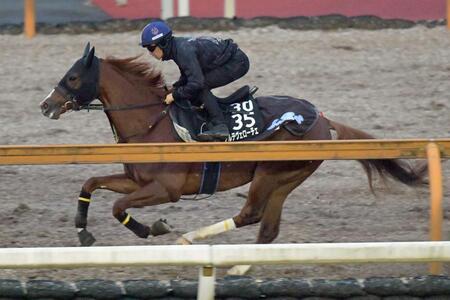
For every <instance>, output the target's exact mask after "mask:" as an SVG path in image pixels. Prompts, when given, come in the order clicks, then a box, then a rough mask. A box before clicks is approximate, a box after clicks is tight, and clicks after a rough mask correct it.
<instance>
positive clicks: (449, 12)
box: [446, 0, 450, 29]
mask: <svg viewBox="0 0 450 300" xmlns="http://www.w3.org/2000/svg"><path fill="white" fill-rule="evenodd" d="M446 21H447V29H450V0H447V20H446Z"/></svg>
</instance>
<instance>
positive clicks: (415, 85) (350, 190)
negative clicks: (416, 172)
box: [0, 27, 450, 280]
mask: <svg viewBox="0 0 450 300" xmlns="http://www.w3.org/2000/svg"><path fill="white" fill-rule="evenodd" d="M191 34H193V35H200V34H214V35H217V36H221V37H225V36H230V37H232V38H233V39H235V40H236V41H237V42H238V43H239V45H240V46H241V48H242V49H244V50H245V51H246V52H247V53H248V55H249V56H250V59H251V70H250V72H249V73H248V75H247V76H245V77H244V78H243V79H241V80H240V81H239V82H237V83H235V84H232V85H230V86H228V87H226V88H222V89H220V90H218V92H217V93H216V94H218V95H225V94H227V93H229V92H231V91H233V89H235V88H237V87H238V86H239V85H240V84H254V85H257V86H259V88H260V90H259V92H258V94H259V95H270V94H287V95H291V96H296V97H301V98H305V99H308V100H310V101H311V102H313V103H315V104H316V105H317V106H318V107H319V108H320V109H321V110H322V111H323V112H325V114H326V115H327V116H328V117H330V118H332V119H334V120H336V121H340V122H344V123H346V124H349V125H351V126H353V127H356V128H359V129H362V130H365V131H367V132H370V133H372V134H374V135H376V136H377V137H380V138H439V137H449V136H450V132H449V131H450V101H449V99H448V93H449V91H450V81H449V80H448V78H449V77H448V74H449V72H450V36H449V32H448V31H447V30H446V29H445V28H444V27H439V28H435V29H426V28H423V27H416V28H413V29H408V30H382V31H358V30H343V31H333V32H321V31H306V32H302V31H288V30H281V29H278V28H275V27H267V28H260V29H245V30H240V31H236V32H218V33H209V32H195V33H191ZM138 35H139V33H138V32H129V33H124V34H112V35H111V34H109V35H104V34H92V35H79V36H72V35H47V36H44V35H40V36H38V37H37V38H35V39H33V40H25V39H24V38H23V37H22V36H6V35H4V36H0V46H1V48H0V49H1V52H0V122H1V128H2V129H1V132H0V143H1V144H3V145H12V144H68V143H113V137H112V134H111V132H110V129H109V125H108V122H107V119H106V118H105V115H104V114H103V113H101V112H77V113H70V114H67V115H64V116H63V118H62V119H61V120H59V121H53V120H49V119H47V118H45V117H43V116H42V115H41V113H40V110H39V107H38V104H39V102H40V101H41V100H42V99H43V98H45V96H46V95H47V94H48V93H49V92H50V90H51V89H52V88H53V86H55V84H56V83H57V82H58V81H59V79H60V78H61V77H62V75H63V74H64V73H65V72H66V70H67V69H68V68H69V67H70V66H71V65H72V63H73V62H74V61H75V60H76V59H78V58H79V56H80V55H81V54H82V51H83V48H84V45H85V43H86V42H87V41H90V42H91V43H92V44H93V45H95V46H96V49H97V53H98V55H99V56H101V57H103V56H106V55H114V56H118V57H126V56H132V55H136V54H140V53H144V51H142V50H141V49H140V48H139V47H138V46H137V43H138ZM145 59H151V58H150V57H148V56H145ZM156 63H157V64H158V65H159V67H160V68H162V69H163V71H164V73H165V74H166V78H167V81H168V82H173V81H174V80H175V79H177V77H178V71H177V68H176V67H175V65H174V64H173V63H169V62H165V63H160V62H156ZM121 169H122V166H121V165H64V166H63V165H61V166H0V182H1V185H0V199H1V200H0V246H1V247H60V246H77V245H78V239H77V236H76V230H75V228H74V225H73V217H74V215H75V211H76V202H77V197H78V193H79V190H80V187H81V185H82V184H83V182H84V181H85V180H86V179H87V178H89V177H90V176H100V175H106V174H112V173H117V172H120V171H121ZM443 171H444V176H445V177H444V179H445V183H444V185H445V186H444V209H445V224H444V239H448V237H449V230H448V228H449V225H450V224H449V220H448V218H449V214H450V208H449V204H450V203H449V202H450V185H449V182H450V181H449V178H450V164H448V163H447V164H444V165H443ZM247 188H248V187H247V186H244V187H241V188H239V189H235V190H232V191H228V192H224V193H219V194H217V195H215V196H213V197H211V198H210V199H208V200H204V201H201V202H189V201H184V202H183V201H181V202H178V203H176V204H170V205H162V206H158V207H147V208H143V209H140V210H131V213H132V214H133V215H134V216H135V217H136V218H138V219H139V220H141V221H144V222H147V223H152V222H153V221H155V220H156V219H158V218H160V217H164V218H167V219H168V220H169V222H170V224H172V225H173V226H174V227H175V232H173V233H171V234H168V235H165V236H161V237H156V238H151V239H148V240H140V239H138V238H137V237H135V236H134V235H133V234H132V233H131V232H129V231H128V230H127V229H125V228H124V227H123V226H122V225H120V224H118V222H117V221H116V220H115V219H114V218H113V217H112V216H111V207H112V203H113V201H114V200H115V199H116V198H117V197H118V195H117V194H114V193H112V192H108V191H98V192H96V193H95V194H94V196H93V204H92V205H91V210H90V215H89V229H90V231H91V232H92V233H93V234H94V235H95V236H96V238H97V244H96V245H98V246H104V245H158V244H173V243H174V242H175V240H176V239H177V237H178V236H179V235H180V234H181V233H184V232H187V231H190V230H193V229H196V228H198V227H200V226H205V225H208V224H212V223H215V222H218V221H221V220H223V219H225V218H229V217H232V216H234V215H235V214H236V213H238V211H239V210H240V208H241V206H242V205H243V203H244V198H243V197H242V196H240V195H242V194H245V193H246V192H247ZM377 192H378V193H377V197H375V196H373V195H372V194H370V192H369V189H368V185H367V181H366V178H365V176H364V172H363V171H362V168H361V167H360V166H359V165H358V164H357V163H356V162H354V161H327V162H325V163H324V164H323V165H322V167H321V168H319V170H318V171H317V172H316V173H315V174H314V175H313V176H312V177H311V178H310V179H308V180H307V181H306V182H305V183H304V184H303V185H302V186H301V187H299V188H297V189H296V190H295V191H294V193H292V195H291V196H290V198H289V200H288V201H287V202H286V204H285V209H284V214H283V216H282V224H281V233H280V235H279V237H278V238H277V240H276V242H279V243H315V242H365V241H367V242H373V241H424V240H427V238H428V222H429V217H428V215H429V203H428V201H429V200H428V198H429V195H428V190H427V188H418V189H412V188H408V187H405V186H402V185H396V184H393V185H391V186H390V187H389V188H386V187H384V186H383V185H381V184H377ZM257 230H258V226H256V225H255V226H249V227H247V228H243V229H240V230H237V231H233V232H229V233H226V234H223V235H221V236H218V237H216V238H213V239H210V240H208V241H206V242H208V243H215V244H225V243H252V242H253V241H254V240H255V239H256V233H257ZM449 271H450V269H449V268H448V267H445V274H448V273H449ZM197 272H198V271H197V268H195V267H147V268H113V269H98V268H92V269H73V270H0V278H19V279H24V280H27V279H35V278H50V279H64V280H75V279H88V278H104V279H114V280H122V279H130V278H149V279H150V278H154V279H170V278H179V277H183V278H195V277H196V276H197ZM224 272H225V270H219V272H218V274H219V276H223V275H224ZM426 273H427V265H425V264H417V265H411V264H398V265H383V264H379V265H375V264H368V265H331V266H317V265H310V266H304V265H291V266H258V267H255V268H254V269H253V271H252V272H251V273H250V275H253V276H255V277H260V278H262V277H274V278H276V277H286V276H287V277H328V278H345V277H367V276H388V275H392V276H415V275H419V274H426Z"/></svg>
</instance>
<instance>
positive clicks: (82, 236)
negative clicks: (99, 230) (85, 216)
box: [78, 228, 96, 247]
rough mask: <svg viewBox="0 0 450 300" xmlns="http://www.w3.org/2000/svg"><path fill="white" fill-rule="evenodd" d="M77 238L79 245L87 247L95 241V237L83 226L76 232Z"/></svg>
mask: <svg viewBox="0 0 450 300" xmlns="http://www.w3.org/2000/svg"><path fill="white" fill-rule="evenodd" d="M78 239H79V240H80V243H81V246H83V247H88V246H92V244H94V243H95V241H96V240H95V237H94V236H93V235H92V233H90V232H89V231H87V230H86V228H84V229H83V230H81V231H80V232H78Z"/></svg>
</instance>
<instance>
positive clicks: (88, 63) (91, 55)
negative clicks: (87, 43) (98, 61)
mask: <svg viewBox="0 0 450 300" xmlns="http://www.w3.org/2000/svg"><path fill="white" fill-rule="evenodd" d="M94 55H95V47H92V49H91V51H90V52H89V54H88V55H87V56H86V57H85V58H84V61H83V63H84V65H85V67H86V68H89V67H90V66H91V65H92V60H93V59H94Z"/></svg>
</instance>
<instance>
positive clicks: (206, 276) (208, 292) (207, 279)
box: [197, 266, 216, 300]
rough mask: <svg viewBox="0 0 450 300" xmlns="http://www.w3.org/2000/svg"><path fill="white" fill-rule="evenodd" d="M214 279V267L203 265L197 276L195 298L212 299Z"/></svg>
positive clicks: (199, 299)
mask: <svg viewBox="0 0 450 300" xmlns="http://www.w3.org/2000/svg"><path fill="white" fill-rule="evenodd" d="M215 281H216V268H214V267H213V266H203V267H202V268H200V273H199V276H198V292H197V300H214V284H215Z"/></svg>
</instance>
